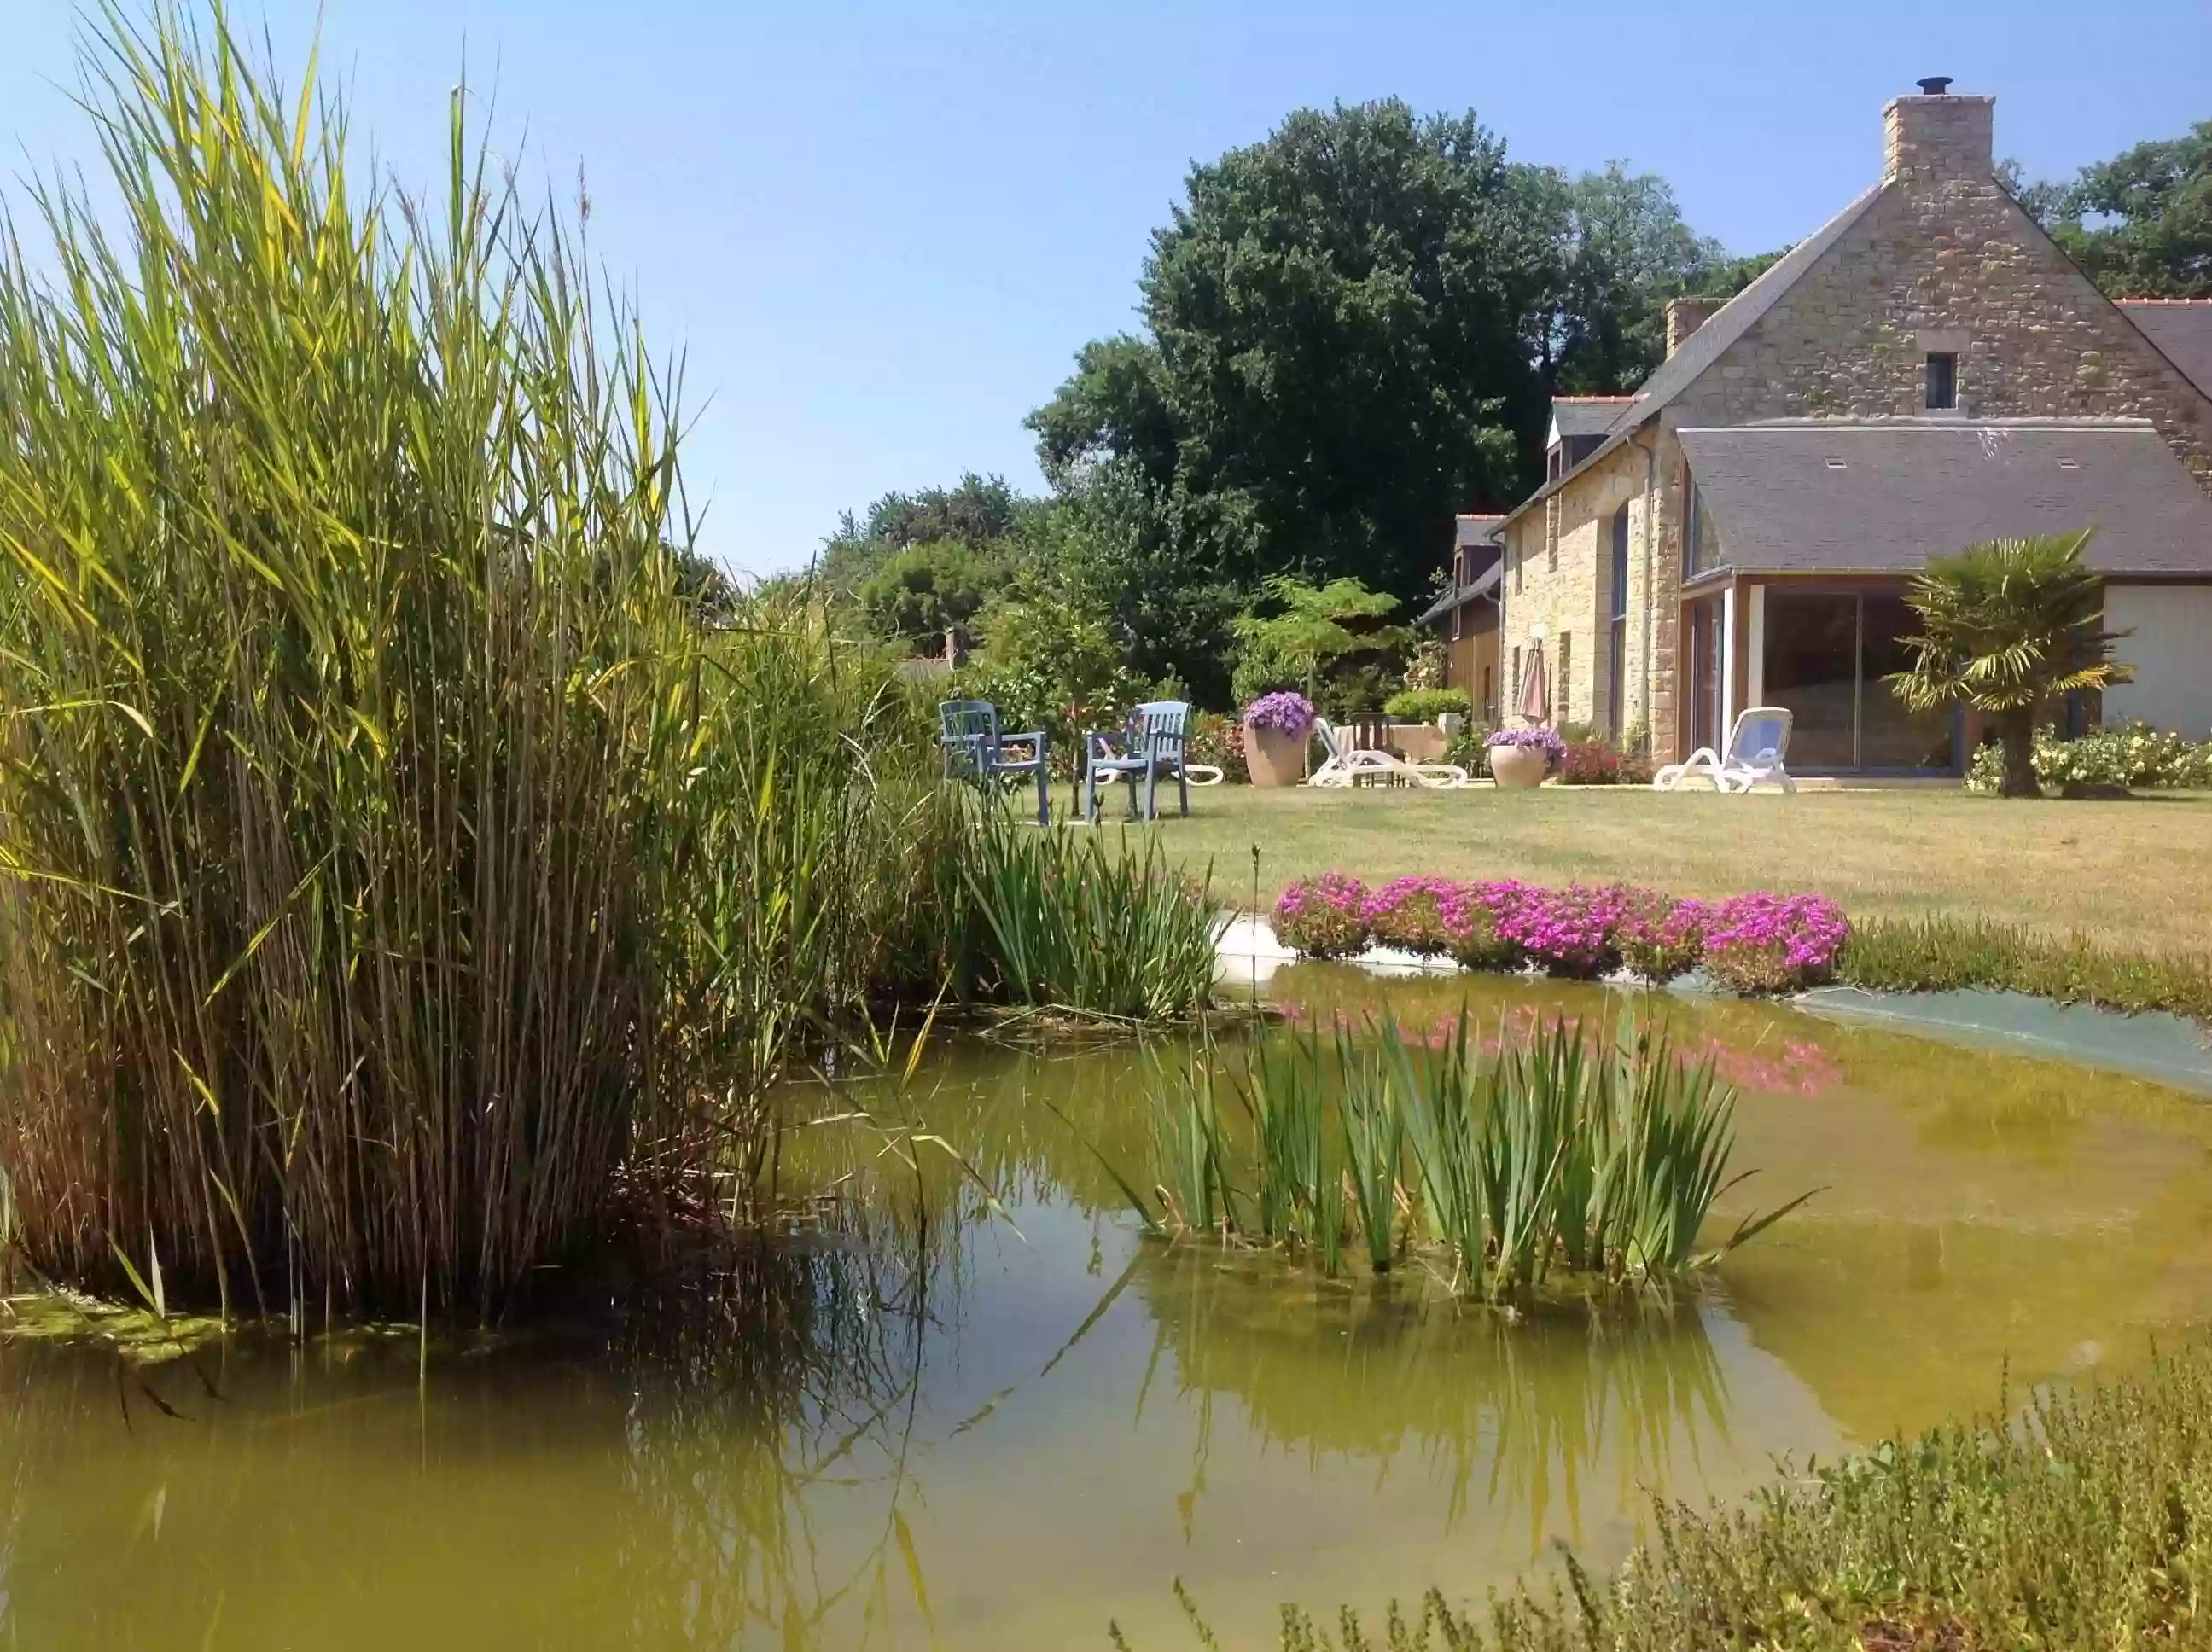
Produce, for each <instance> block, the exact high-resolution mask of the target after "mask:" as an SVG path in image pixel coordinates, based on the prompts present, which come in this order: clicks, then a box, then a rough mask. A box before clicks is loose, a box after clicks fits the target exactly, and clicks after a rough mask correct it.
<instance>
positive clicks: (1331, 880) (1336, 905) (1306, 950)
mask: <svg viewBox="0 0 2212 1652" xmlns="http://www.w3.org/2000/svg"><path fill="white" fill-rule="evenodd" d="M1366 906H1367V885H1366V884H1363V883H1361V882H1360V881H1359V880H1358V878H1347V877H1346V875H1345V874H1344V873H1342V872H1323V873H1322V875H1321V876H1320V877H1318V878H1301V879H1300V880H1299V881H1298V882H1297V883H1295V884H1291V886H1290V888H1288V889H1286V890H1284V891H1283V894H1282V898H1281V899H1280V900H1279V901H1277V902H1275V916H1274V926H1275V938H1276V939H1278V940H1279V941H1280V942H1282V943H1283V944H1284V945H1285V946H1287V947H1290V948H1291V949H1293V950H1294V951H1297V952H1300V953H1303V954H1304V956H1305V957H1310V958H1343V957H1352V956H1353V955H1354V954H1356V953H1359V952H1364V951H1366V950H1367V944H1368V928H1367V914H1366Z"/></svg>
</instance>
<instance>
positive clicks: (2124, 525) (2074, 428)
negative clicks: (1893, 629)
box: [1676, 323, 2212, 579]
mask: <svg viewBox="0 0 2212 1652" xmlns="http://www.w3.org/2000/svg"><path fill="white" fill-rule="evenodd" d="M1708 325H1711V324H1710V323H1709V324H1708ZM1676 434H1677V435H1678V436H1680V439H1681V443H1682V451H1683V452H1684V454H1685V455H1686V457H1687V458H1688V459H1689V462H1690V472H1691V475H1692V477H1695V478H1696V482H1697V489H1698V501H1699V509H1700V510H1702V511H1704V512H1705V513H1707V514H1708V516H1709V517H1710V519H1711V522H1712V524H1713V525H1714V526H1715V528H1717V530H1718V532H1719V537H1720V543H1721V547H1722V562H1723V565H1724V566H1726V567H1728V568H1735V569H1738V570H1741V571H1750V572H1759V573H1793V574H1794V573H1831V574H1841V573H1893V572H1904V571H1908V570H1911V569H1917V568H1919V567H1921V566H1922V565H1923V563H1925V562H1927V560H1928V559H1929V557H1931V556H1942V555H1946V554H1948V553H1950V552H1953V551H1956V550H1961V549H1963V548H1964V547H1966V546H1967V545H1969V544H1973V543H1975V542H1976V541H1977V540H1982V539H1990V538H2010V537H2014V536H2020V535H2027V534H2045V533H2067V532H2072V531H2075V530H2077V529H2080V528H2084V527H2092V528H2094V529H2095V530H2096V535H2095V538H2093V539H2091V540H2090V542H2089V545H2088V548H2087V550H2086V551H2085V552H2084V553H2083V554H2084V558H2085V560H2086V561H2087V563H2088V565H2089V566H2090V567H2091V568H2094V569H2096V570H2097V571H2098V572H2100V573H2103V574H2187V575H2194V576H2196V577H2198V578H2203V579H2212V498H2208V497H2207V496H2206V495H2205V494H2204V492H2203V489H2200V488H2199V487H2198V486H2197V483H2196V482H2195V481H2194V480H2193V479H2192V478H2191V476H2190V474H2189V472H2188V471H2186V470H2185V469H2184V468H2183V467H2182V464H2181V461H2180V460H2179V459H2177V458H2175V457H2174V454H2173V451H2172V449H2171V448H2169V447H2168V446H2166V442H2165V441H2164V440H2163V439H2162V438H2161V437H2160V435H2159V434H2158V432H2157V430H2156V429H2155V428H2154V427H2153V426H2152V424H2151V423H2150V422H2149V421H2148V420H2147V419H2099V420H2048V419H2018V420H1994V421H1979V422H1967V421H1965V420H1960V419H1869V420H1857V419H1779V420H1775V421H1772V422H1767V423H1761V424H1743V425H1730V426H1726V427H1722V428H1686V429H1683V430H1680V431H1678V432H1676ZM1709 571H1711V570H1709Z"/></svg>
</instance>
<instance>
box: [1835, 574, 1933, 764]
mask: <svg viewBox="0 0 2212 1652" xmlns="http://www.w3.org/2000/svg"><path fill="white" fill-rule="evenodd" d="M1859 613H1860V620H1859V625H1860V650H1861V654H1860V658H1861V661H1862V669H1863V671H1864V673H1865V685H1864V687H1863V689H1861V690H1860V693H1859V766H1860V767H1861V768H1951V767H1952V766H1953V765H1954V763H1955V762H1957V760H1958V754H1957V752H1956V751H1955V750H1954V741H1955V740H1956V738H1957V735H1958V719H1957V717H1956V716H1955V715H1954V714H1953V713H1951V712H1949V711H1935V712H1908V711H1906V710H1905V702H1904V701H1901V700H1899V698H1898V697H1897V692H1896V690H1895V689H1892V688H1891V687H1890V686H1889V683H1888V682H1887V678H1889V677H1893V676H1894V675H1895V674H1896V673H1898V672H1899V671H1905V670H1908V669H1909V668H1910V667H1911V665H1912V651H1911V649H1909V648H1907V647H1905V638H1906V637H1909V636H1911V635H1913V634H1914V633H1915V632H1917V630H1918V629H1919V621H1918V619H1917V617H1916V616H1915V615H1914V614H1913V612H1912V610H1911V609H1910V608H1909V607H1907V606H1906V605H1905V598H1902V597H1897V596H1888V595H1881V596H1873V595H1869V596H1867V597H1864V598H1861V599H1860V608H1859Z"/></svg>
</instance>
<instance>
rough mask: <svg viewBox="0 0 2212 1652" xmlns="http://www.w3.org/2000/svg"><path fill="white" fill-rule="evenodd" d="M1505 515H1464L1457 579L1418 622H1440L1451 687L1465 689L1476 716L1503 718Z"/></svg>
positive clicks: (1458, 531)
mask: <svg viewBox="0 0 2212 1652" xmlns="http://www.w3.org/2000/svg"><path fill="white" fill-rule="evenodd" d="M1504 520H1505V519H1504V517H1502V516H1462V517H1461V518H1459V519H1458V521H1457V523H1456V525H1455V532H1454V534H1453V536H1452V537H1453V545H1452V563H1451V583H1450V585H1449V586H1447V587H1446V588H1445V589H1444V590H1443V592H1442V593H1441V594H1439V595H1438V596H1437V599H1436V600H1435V601H1434V602H1432V603H1431V604H1429V606H1428V607H1427V608H1426V609H1425V610H1423V612H1422V614H1421V616H1420V619H1419V622H1418V623H1419V624H1422V625H1429V626H1434V627H1435V628H1436V629H1437V633H1438V635H1440V636H1441V637H1442V639H1443V645H1444V680H1443V686H1444V687H1446V688H1448V689H1466V690H1467V697H1468V700H1469V701H1472V702H1473V703H1474V714H1475V715H1476V716H1477V717H1478V718H1480V719H1481V720H1483V721H1484V722H1486V723H1494V722H1496V721H1497V720H1498V716H1499V714H1500V710H1501V708H1502V702H1501V701H1499V699H1498V684H1499V682H1500V678H1499V676H1498V574H1499V573H1500V572H1501V570H1500V568H1499V567H1498V546H1497V544H1495V543H1494V542H1493V541H1492V538H1491V537H1490V536H1491V535H1492V533H1494V532H1495V531H1497V530H1498V525H1500V524H1501V523H1503V522H1504Z"/></svg>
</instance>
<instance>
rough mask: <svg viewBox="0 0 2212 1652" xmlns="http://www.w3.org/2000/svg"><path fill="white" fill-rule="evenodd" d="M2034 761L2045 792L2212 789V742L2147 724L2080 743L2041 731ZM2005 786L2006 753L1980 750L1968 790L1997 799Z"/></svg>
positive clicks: (1989, 747)
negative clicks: (2057, 789) (2053, 789)
mask: <svg viewBox="0 0 2212 1652" xmlns="http://www.w3.org/2000/svg"><path fill="white" fill-rule="evenodd" d="M2034 760H2035V777H2036V779H2037V780H2040V781H2041V782H2042V783H2043V784H2044V785H2045V786H2057V787H2066V788H2081V787H2104V786H2120V787H2127V788H2129V789H2130V790H2131V791H2151V790H2156V789H2159V788H2162V787H2190V788H2192V789H2194V788H2199V787H2212V740H2203V741H2191V740H2187V739H2185V738H2182V737H2181V736H2180V735H2179V734H2175V733H2172V732H2166V733H2160V732H2158V731H2157V730H2155V729H2154V728H2152V727H2151V726H2150V725H2149V724H2148V723H2131V724H2130V725H2129V726H2127V727H2125V728H2116V729H2115V728H2106V729H2094V730H2092V731H2091V732H2089V733H2087V734H2085V735H2083V736H2082V737H2081V738H2079V739H2077V740H2069V739H2066V738H2063V737H2062V736H2061V735H2060V734H2059V732H2058V731H2057V729H2056V728H2051V727H2044V728H2039V729H2038V730H2037V731H2036V732H2035V759H2034ZM2003 780H2004V755H2003V753H2002V751H2001V750H1999V749H1998V748H1997V747H1996V745H1995V744H1984V745H1981V746H1978V747H1976V748H1975V750H1974V756H1973V761H1972V762H1971V763H1969V764H1968V765H1967V768H1966V789H1967V790H1968V791H1969V792H1985V793H1994V792H1996V790H1997V788H1998V787H1999V786H2001V785H2002V782H2003Z"/></svg>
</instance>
